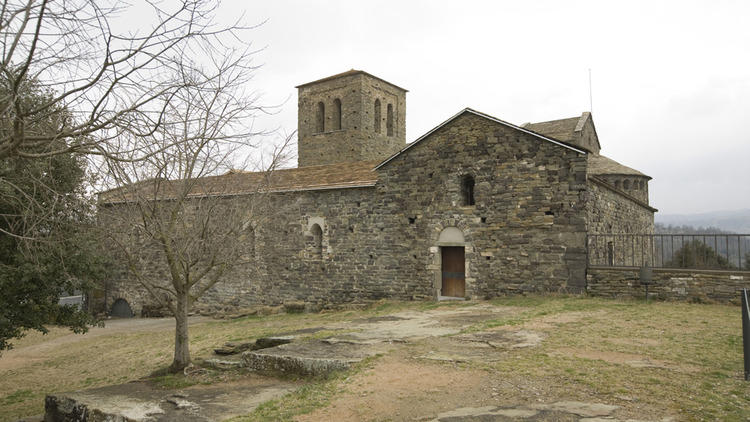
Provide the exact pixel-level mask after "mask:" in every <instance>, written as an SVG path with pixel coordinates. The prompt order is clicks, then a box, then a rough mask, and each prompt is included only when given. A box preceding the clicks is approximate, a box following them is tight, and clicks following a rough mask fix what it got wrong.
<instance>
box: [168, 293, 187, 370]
mask: <svg viewBox="0 0 750 422" xmlns="http://www.w3.org/2000/svg"><path fill="white" fill-rule="evenodd" d="M181 296H183V295H181V294H180V295H178V297H177V303H176V310H177V312H175V315H174V318H175V322H176V325H175V330H174V360H173V361H172V365H171V366H170V367H169V371H170V372H172V373H175V372H180V371H182V370H183V369H185V367H187V366H188V365H189V364H190V344H189V343H188V299H187V297H181ZM185 296H186V295H185Z"/></svg>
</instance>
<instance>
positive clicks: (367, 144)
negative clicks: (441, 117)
mask: <svg viewBox="0 0 750 422" xmlns="http://www.w3.org/2000/svg"><path fill="white" fill-rule="evenodd" d="M297 89H298V98H299V102H298V132H297V134H298V141H297V148H298V154H297V155H298V164H299V167H305V166H317V165H325V164H336V163H349V162H357V161H378V160H385V159H386V158H388V157H390V156H391V155H393V154H395V153H396V152H398V151H399V150H401V148H403V147H404V146H406V125H405V121H406V92H407V91H406V90H405V89H403V88H401V87H399V86H396V85H394V84H392V83H390V82H387V81H385V80H383V79H380V78H378V77H376V76H373V75H370V74H369V73H367V72H364V71H361V70H350V71H348V72H344V73H340V74H338V75H334V76H330V77H327V78H323V79H320V80H317V81H314V82H309V83H306V84H302V85H299V86H298V87H297Z"/></svg>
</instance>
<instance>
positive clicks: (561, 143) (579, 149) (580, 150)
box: [375, 107, 587, 169]
mask: <svg viewBox="0 0 750 422" xmlns="http://www.w3.org/2000/svg"><path fill="white" fill-rule="evenodd" d="M465 113H468V114H473V115H476V116H479V117H482V118H485V119H488V120H491V121H493V122H496V123H500V124H501V125H504V126H507V127H510V128H513V129H516V130H520V131H521V132H524V133H528V134H530V135H533V136H534V137H536V138H540V139H542V140H544V141H547V142H551V143H553V144H555V145H559V146H561V147H564V148H568V149H571V150H573V151H576V152H578V153H580V154H585V153H586V151H587V150H586V149H585V148H582V147H580V146H578V145H575V144H572V143H570V142H567V141H562V140H559V139H552V138H551V137H548V136H546V135H543V134H541V133H538V132H534V131H529V130H528V129H527V128H525V127H523V126H516V125H514V124H512V123H508V122H506V121H504V120H500V119H498V118H497V117H492V116H490V115H489V114H485V113H482V112H480V111H476V110H472V109H470V108H468V107H467V108H465V109H463V110H461V111H459V112H458V113H456V114H454V115H453V116H452V117H450V118H449V119H448V120H446V121H444V122H443V123H440V124H439V125H437V126H435V127H434V128H432V129H431V130H430V131H429V132H427V133H425V134H424V135H422V136H420V137H419V138H417V140H415V141H414V142H412V143H410V144H407V145H406V147H404V148H402V149H401V150H400V151H399V152H397V153H395V154H393V155H391V156H390V157H388V158H386V159H385V161H383V162H381V163H380V164H378V165H377V167H375V169H379V168H381V167H383V166H384V165H386V164H388V163H390V162H391V161H393V159H395V158H396V157H398V156H399V155H401V154H403V153H405V152H406V151H407V150H408V149H410V148H411V147H413V146H414V145H417V144H418V143H420V142H422V141H423V140H425V139H427V138H428V137H429V136H430V135H431V134H432V133H434V132H435V131H437V130H438V129H440V128H442V127H443V126H445V125H447V124H449V123H450V122H452V121H453V120H455V119H457V118H458V117H459V116H461V115H463V114H465Z"/></svg>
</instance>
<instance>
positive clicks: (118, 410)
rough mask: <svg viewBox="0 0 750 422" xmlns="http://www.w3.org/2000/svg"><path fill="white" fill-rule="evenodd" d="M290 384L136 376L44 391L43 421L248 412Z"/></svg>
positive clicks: (192, 420) (189, 418) (109, 421)
mask: <svg viewBox="0 0 750 422" xmlns="http://www.w3.org/2000/svg"><path fill="white" fill-rule="evenodd" d="M294 387H296V385H295V384H294V383H291V382H285V381H279V380H267V379H262V380H261V379H254V380H243V381H239V382H231V383H223V384H217V385H196V386H192V387H187V388H184V389H181V390H178V391H175V390H163V389H160V388H157V387H154V386H152V385H151V384H149V383H148V382H144V381H138V382H131V383H127V384H121V385H112V386H108V387H103V388H96V389H92V390H85V391H76V392H72V393H64V394H54V395H48V396H47V398H46V399H45V419H44V420H45V421H46V422H58V421H59V422H68V421H87V422H105V421H106V422H131V421H134V422H151V421H167V422H177V421H186V422H198V421H201V422H202V421H216V420H224V419H227V418H231V417H234V416H239V415H243V414H247V413H250V412H252V411H253V410H254V409H255V408H256V407H257V406H258V405H260V404H261V403H263V402H265V401H268V400H271V399H274V398H277V397H280V396H282V395H284V394H286V393H287V392H289V391H291V390H292V389H293V388H294Z"/></svg>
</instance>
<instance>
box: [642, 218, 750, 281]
mask: <svg viewBox="0 0 750 422" xmlns="http://www.w3.org/2000/svg"><path fill="white" fill-rule="evenodd" d="M654 234H656V235H660V234H661V235H673V236H663V237H662V236H656V238H655V250H656V251H658V252H661V254H663V255H664V256H663V257H661V259H662V262H663V263H664V264H663V265H664V266H665V267H672V268H705V269H721V270H737V269H741V270H750V236H738V235H737V234H736V233H734V232H731V231H727V230H721V229H718V228H716V227H693V226H688V225H671V224H670V225H664V224H661V223H657V224H656V225H655V226H654Z"/></svg>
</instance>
